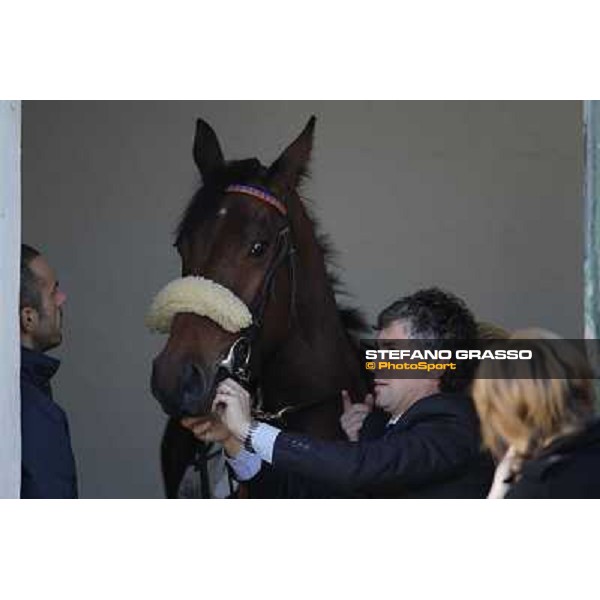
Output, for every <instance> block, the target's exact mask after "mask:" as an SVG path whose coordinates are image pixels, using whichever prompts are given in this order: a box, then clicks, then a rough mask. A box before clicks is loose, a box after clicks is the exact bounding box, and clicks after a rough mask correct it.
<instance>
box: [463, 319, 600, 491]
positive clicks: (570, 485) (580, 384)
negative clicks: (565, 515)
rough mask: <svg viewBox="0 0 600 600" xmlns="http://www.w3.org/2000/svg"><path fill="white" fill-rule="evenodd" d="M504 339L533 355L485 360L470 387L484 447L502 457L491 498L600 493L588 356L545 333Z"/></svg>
mask: <svg viewBox="0 0 600 600" xmlns="http://www.w3.org/2000/svg"><path fill="white" fill-rule="evenodd" d="M520 340H524V341H520ZM508 344H509V347H511V348H513V347H514V348H515V349H519V348H520V347H521V346H522V347H523V348H531V349H532V350H533V355H532V359H531V360H519V361H511V360H486V361H484V362H483V363H482V364H481V365H480V367H479V370H478V372H477V378H476V380H475V384H474V387H473V396H474V400H475V405H476V408H477V412H478V414H479V419H480V421H481V428H482V437H483V440H484V444H485V445H486V446H487V447H488V448H490V450H491V451H492V452H493V453H494V454H496V456H500V455H501V454H504V458H502V460H501V461H500V464H499V465H498V468H497V469H496V474H495V478H494V483H493V485H492V489H491V491H490V494H489V496H488V497H489V498H504V497H506V498H600V422H599V421H596V420H595V419H594V393H593V377H594V376H593V373H592V371H591V369H590V367H589V365H588V363H587V361H586V359H585V358H584V356H583V355H582V354H580V353H579V352H578V351H577V350H576V349H575V347H573V346H572V345H571V344H570V343H569V342H567V341H565V340H562V339H560V338H559V337H558V336H557V335H555V334H553V333H551V332H548V331H544V330H533V329H529V330H521V331H516V332H514V333H513V334H512V336H511V337H510V339H509V341H508ZM506 448H508V450H507V451H506Z"/></svg>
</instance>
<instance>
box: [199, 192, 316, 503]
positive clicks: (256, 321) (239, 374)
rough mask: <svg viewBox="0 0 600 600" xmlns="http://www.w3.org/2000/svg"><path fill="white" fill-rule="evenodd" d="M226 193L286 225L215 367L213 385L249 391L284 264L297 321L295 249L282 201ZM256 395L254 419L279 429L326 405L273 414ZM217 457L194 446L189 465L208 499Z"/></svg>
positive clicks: (257, 194)
mask: <svg viewBox="0 0 600 600" xmlns="http://www.w3.org/2000/svg"><path fill="white" fill-rule="evenodd" d="M225 192H226V193H239V194H244V195H246V196H249V197H252V198H254V199H256V200H259V201H261V202H263V203H265V204H267V205H269V206H271V207H272V208H274V209H275V210H277V211H278V212H279V213H280V214H281V215H282V216H283V217H284V219H285V225H284V226H283V227H282V228H281V229H280V230H279V231H278V232H277V236H276V244H277V247H276V251H275V254H274V256H273V259H272V260H271V263H270V264H269V267H268V269H267V271H266V273H265V275H264V278H263V282H262V286H261V288H260V291H259V292H258V294H257V295H256V297H255V298H254V300H253V301H252V303H251V304H250V306H249V309H250V312H251V314H252V324H251V325H250V326H249V327H246V328H245V329H243V330H242V331H241V335H240V337H238V338H237V339H236V340H235V341H234V342H233V344H232V345H231V347H230V348H229V351H228V352H227V354H226V356H225V358H223V359H222V360H221V361H220V362H219V363H218V365H217V377H216V380H215V384H216V383H218V382H219V381H222V380H223V379H225V378H227V377H231V378H233V379H235V380H236V381H237V382H238V383H240V384H241V385H242V386H243V387H245V388H249V387H251V386H252V382H251V372H250V363H251V358H252V349H253V346H254V344H255V342H256V339H257V337H258V334H259V332H260V329H261V327H262V324H263V318H264V313H265V310H266V306H267V302H268V300H269V296H270V295H271V293H272V290H273V285H274V280H275V275H276V274H277V271H278V270H279V268H280V267H281V266H282V265H283V264H284V263H285V261H286V260H287V261H288V263H289V276H290V315H289V321H288V327H289V328H290V329H291V328H292V326H293V324H294V321H295V320H296V318H297V307H296V292H297V289H296V247H295V245H294V241H293V239H292V233H291V226H290V221H289V215H288V209H287V207H286V205H285V204H284V203H283V202H282V201H281V200H279V199H278V198H276V197H275V196H274V195H273V194H271V193H270V192H269V191H267V190H265V189H263V188H260V187H258V186H253V185H252V186H251V185H242V184H235V185H230V186H228V187H227V188H226V189H225ZM257 392H258V393H257V394H256V395H257V397H258V402H257V403H256V405H255V406H254V407H253V409H252V415H253V417H254V418H255V419H258V420H260V421H264V422H267V423H271V424H276V425H279V426H285V425H286V424H287V421H286V420H287V418H288V417H289V416H291V415H293V414H297V413H299V412H302V411H305V410H307V409H309V408H312V407H314V406H318V405H321V404H323V403H324V402H325V400H323V399H319V400H312V401H308V402H304V403H301V404H291V405H286V406H284V407H283V408H281V409H279V410H278V411H276V412H268V411H265V410H264V408H263V401H262V400H263V399H262V394H261V393H260V389H259V388H257ZM217 456H218V453H215V452H210V450H209V447H208V446H206V445H204V444H196V449H195V454H194V459H193V461H192V464H193V466H194V469H195V470H196V471H197V472H198V473H199V476H200V486H201V490H202V494H203V497H210V495H211V489H210V479H209V476H208V462H209V460H211V459H214V458H215V457H217ZM227 469H228V478H229V479H228V480H229V486H230V491H231V493H232V494H233V492H234V488H233V483H232V478H231V472H230V470H229V469H230V467H229V465H228V466H227Z"/></svg>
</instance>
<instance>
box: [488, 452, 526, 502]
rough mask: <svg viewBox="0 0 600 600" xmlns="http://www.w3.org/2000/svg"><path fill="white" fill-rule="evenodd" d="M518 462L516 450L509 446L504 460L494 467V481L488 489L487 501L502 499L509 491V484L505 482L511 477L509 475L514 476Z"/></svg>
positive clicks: (519, 460)
mask: <svg viewBox="0 0 600 600" xmlns="http://www.w3.org/2000/svg"><path fill="white" fill-rule="evenodd" d="M520 462H521V459H520V458H519V456H518V454H517V452H516V450H515V449H514V448H513V447H512V446H510V447H509V448H508V450H507V451H506V454H505V455H504V458H503V459H502V460H501V461H500V463H499V464H498V466H497V467H496V472H495V473H494V481H493V483H492V487H491V488H490V493H489V494H488V499H489V500H493V499H499V498H504V496H506V494H507V492H508V490H509V489H510V483H508V482H507V480H508V479H509V478H510V477H511V475H513V474H514V472H515V470H516V469H517V468H518V466H519V464H520Z"/></svg>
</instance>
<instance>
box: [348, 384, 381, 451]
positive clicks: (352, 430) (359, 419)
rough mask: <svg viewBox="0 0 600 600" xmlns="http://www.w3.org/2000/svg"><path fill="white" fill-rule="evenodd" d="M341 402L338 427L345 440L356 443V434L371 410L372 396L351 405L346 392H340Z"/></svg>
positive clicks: (373, 401) (368, 395)
mask: <svg viewBox="0 0 600 600" xmlns="http://www.w3.org/2000/svg"><path fill="white" fill-rule="evenodd" d="M342 401H343V403H344V412H343V413H342V416H341V417H340V425H341V426H342V429H343V430H344V433H345V434H346V436H347V438H348V439H349V440H350V441H351V442H357V441H358V433H359V431H360V429H361V427H362V426H363V423H364V421H365V419H366V418H367V415H368V414H369V413H370V412H371V411H372V410H373V405H374V404H375V399H374V398H373V394H367V395H366V396H365V401H364V402H358V403H356V404H352V402H351V401H350V394H349V393H348V392H347V391H346V390H342Z"/></svg>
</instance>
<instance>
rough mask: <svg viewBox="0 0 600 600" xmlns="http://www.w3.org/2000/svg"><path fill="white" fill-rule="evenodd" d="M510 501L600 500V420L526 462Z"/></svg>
mask: <svg viewBox="0 0 600 600" xmlns="http://www.w3.org/2000/svg"><path fill="white" fill-rule="evenodd" d="M506 498H600V421H598V420H595V421H593V422H592V423H590V424H589V425H588V426H587V427H586V428H585V429H584V430H583V431H581V432H579V433H576V434H573V435H570V436H566V437H563V438H561V439H558V440H556V441H555V442H553V443H552V444H550V445H549V446H548V447H547V448H546V449H545V450H544V451H543V452H542V453H541V454H540V455H539V456H538V457H536V458H535V459H532V460H528V461H526V462H524V463H523V466H522V468H521V472H520V474H519V476H518V478H516V480H515V483H513V485H512V486H511V487H510V489H509V491H508V493H507V494H506Z"/></svg>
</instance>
